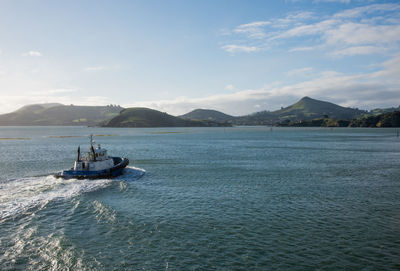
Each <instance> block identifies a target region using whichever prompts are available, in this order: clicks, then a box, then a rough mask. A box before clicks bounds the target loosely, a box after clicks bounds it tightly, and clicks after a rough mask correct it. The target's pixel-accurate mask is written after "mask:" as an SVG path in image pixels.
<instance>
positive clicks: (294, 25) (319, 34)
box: [221, 3, 400, 57]
mask: <svg viewBox="0 0 400 271" xmlns="http://www.w3.org/2000/svg"><path fill="white" fill-rule="evenodd" d="M230 34H231V35H227V37H228V40H227V41H225V44H224V45H222V46H221V49H223V50H225V51H227V52H229V53H251V52H257V51H264V50H268V49H270V48H275V47H283V48H287V50H288V51H289V52H298V51H306V50H323V51H324V52H325V53H326V54H327V55H333V56H341V57H343V56H353V55H366V54H381V53H387V52H388V51H391V52H396V51H398V50H399V42H400V4H393V3H391V4H371V5H367V6H363V7H357V8H351V9H346V10H344V11H341V12H338V13H335V14H331V15H320V14H316V13H313V12H307V11H302V12H297V13H291V14H288V15H287V16H285V17H283V18H274V19H269V20H266V21H255V22H249V23H246V24H242V25H239V26H237V27H236V28H234V29H233V30H231V33H230Z"/></svg>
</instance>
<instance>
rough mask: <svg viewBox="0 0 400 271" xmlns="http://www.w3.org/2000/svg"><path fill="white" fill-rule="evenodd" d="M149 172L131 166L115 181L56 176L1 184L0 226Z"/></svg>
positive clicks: (16, 180)
mask: <svg viewBox="0 0 400 271" xmlns="http://www.w3.org/2000/svg"><path fill="white" fill-rule="evenodd" d="M144 174H145V170H143V169H139V168H135V167H127V168H125V171H124V174H122V175H121V176H119V177H117V178H114V179H97V180H86V179H82V180H77V179H69V180H66V179H57V178H55V177H54V176H53V175H48V176H39V177H26V178H21V179H12V180H7V181H5V182H1V183H0V191H1V193H0V223H1V222H2V221H4V220H6V219H8V218H10V217H14V216H16V215H18V214H22V213H26V212H29V210H31V209H32V208H35V209H39V210H40V209H42V208H44V207H45V206H46V205H47V204H48V203H49V202H52V201H57V200H61V201H62V200H66V199H70V198H73V197H76V196H78V195H81V194H83V193H88V192H92V191H95V190H99V189H103V188H105V187H108V186H109V185H110V184H111V183H112V182H114V181H131V180H137V179H139V178H141V177H142V176H143V175H144Z"/></svg>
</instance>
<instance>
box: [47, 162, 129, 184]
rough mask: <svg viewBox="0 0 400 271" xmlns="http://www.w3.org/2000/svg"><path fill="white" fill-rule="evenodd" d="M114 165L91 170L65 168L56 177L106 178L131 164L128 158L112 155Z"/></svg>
mask: <svg viewBox="0 0 400 271" xmlns="http://www.w3.org/2000/svg"><path fill="white" fill-rule="evenodd" d="M111 158H112V159H113V161H114V166H113V167H111V168H107V169H103V170H96V171H89V170H63V171H61V172H59V173H57V174H56V175H54V177H56V178H64V179H104V178H113V177H117V176H119V175H121V174H122V171H123V170H124V168H125V167H126V166H127V165H128V164H129V160H128V158H122V157H111Z"/></svg>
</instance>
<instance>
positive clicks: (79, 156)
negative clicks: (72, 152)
mask: <svg viewBox="0 0 400 271" xmlns="http://www.w3.org/2000/svg"><path fill="white" fill-rule="evenodd" d="M77 161H78V162H80V161H81V146H79V147H78V159H77Z"/></svg>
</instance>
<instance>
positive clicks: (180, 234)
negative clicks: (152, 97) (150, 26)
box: [0, 127, 400, 270]
mask: <svg viewBox="0 0 400 271" xmlns="http://www.w3.org/2000/svg"><path fill="white" fill-rule="evenodd" d="M90 133H93V134H95V135H103V136H99V137H96V140H97V141H98V143H102V145H103V146H104V147H105V148H107V149H108V150H109V152H110V154H112V155H115V156H124V157H128V158H129V159H130V161H131V165H130V167H129V168H127V169H126V172H125V174H124V175H122V176H120V177H118V178H116V179H111V180H107V179H103V180H94V181H93V180H92V181H87V180H61V179H55V178H53V177H52V174H53V173H54V172H56V171H58V170H61V169H63V168H69V167H71V165H72V162H73V160H74V159H75V157H76V149H77V146H78V145H81V149H82V150H83V149H86V148H88V146H89V144H88V139H87V137H86V136H87V135H88V134H90ZM0 138H3V140H0V151H1V154H2V155H1V156H0V269H1V270H27V269H33V270H39V269H46V270H59V269H68V268H70V269H78V270H139V269H140V270H343V269H345V270H396V269H400V256H399V251H400V238H399V236H400V178H399V176H400V167H399V166H400V139H399V138H397V137H396V130H395V129H360V128H354V129H350V128H343V129H340V128H335V129H320V128H312V129H302V128H274V129H273V130H272V131H271V129H270V128H268V127H233V128H158V129H155V128H154V129H117V128H116V129H111V128H107V129H103V128H87V127H0Z"/></svg>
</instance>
